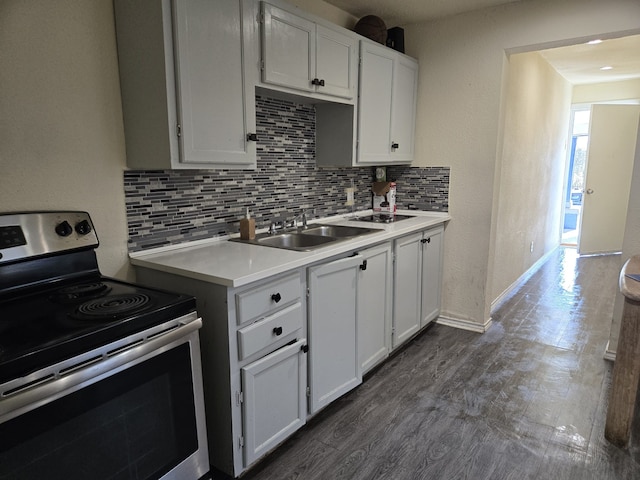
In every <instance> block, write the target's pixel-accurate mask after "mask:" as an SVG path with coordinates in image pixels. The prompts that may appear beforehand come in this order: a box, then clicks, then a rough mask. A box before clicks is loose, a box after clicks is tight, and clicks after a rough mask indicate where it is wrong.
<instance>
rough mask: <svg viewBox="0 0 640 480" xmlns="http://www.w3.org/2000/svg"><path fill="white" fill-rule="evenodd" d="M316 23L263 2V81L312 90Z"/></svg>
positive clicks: (313, 87) (314, 66)
mask: <svg viewBox="0 0 640 480" xmlns="http://www.w3.org/2000/svg"><path fill="white" fill-rule="evenodd" d="M315 55H316V24H315V23H313V22H311V21H309V20H306V19H304V18H301V17H298V16H297V15H293V14H291V13H289V12H287V11H285V10H282V9H280V8H277V7H274V6H273V5H269V4H268V3H262V61H263V65H262V81H263V82H265V83H271V84H274V85H281V86H284V87H291V88H295V89H298V90H304V91H307V92H311V91H314V90H315V86H314V85H313V84H312V83H311V82H312V80H313V79H314V78H315V68H316V56H315Z"/></svg>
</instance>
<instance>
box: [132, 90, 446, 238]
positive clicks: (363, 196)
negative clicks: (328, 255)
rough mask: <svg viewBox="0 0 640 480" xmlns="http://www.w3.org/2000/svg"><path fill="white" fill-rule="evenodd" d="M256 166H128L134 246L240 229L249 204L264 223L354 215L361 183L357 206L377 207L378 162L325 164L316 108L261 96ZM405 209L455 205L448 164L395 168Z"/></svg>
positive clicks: (400, 203) (399, 200)
mask: <svg viewBox="0 0 640 480" xmlns="http://www.w3.org/2000/svg"><path fill="white" fill-rule="evenodd" d="M256 123H257V126H256V130H257V133H258V138H259V140H258V144H257V169H256V170H165V171H134V170H130V171H125V172H124V190H125V198H126V207H127V221H128V228H129V250H130V251H138V250H143V249H146V248H153V247H159V246H163V245H170V244H177V243H182V242H186V241H191V240H198V239H202V238H209V237H212V236H217V235H224V234H227V233H233V232H237V231H238V229H239V225H238V222H239V220H240V218H242V216H243V215H244V212H245V209H246V208H247V207H248V208H249V209H250V211H251V214H252V216H253V217H254V218H255V219H256V227H257V228H261V227H266V226H268V225H269V223H270V222H271V221H273V220H280V219H285V218H288V219H291V218H293V217H294V216H296V215H298V214H300V213H301V212H302V211H303V210H305V211H307V214H308V216H309V217H313V216H316V217H325V216H329V215H336V214H341V213H348V212H349V211H351V207H347V206H345V205H344V203H345V200H346V194H345V188H347V187H349V186H351V184H352V182H353V185H354V186H355V188H356V192H355V206H354V208H355V209H356V210H362V209H367V208H371V182H372V179H373V172H372V170H371V169H370V168H331V169H328V168H318V167H317V166H316V164H315V160H314V158H315V109H314V107H313V106H312V105H302V104H297V103H291V102H287V101H284V100H275V99H271V98H266V97H256ZM387 175H388V178H390V179H395V180H396V181H397V183H398V194H397V197H396V202H397V204H398V207H399V208H409V207H415V208H418V209H420V210H439V211H447V209H448V196H449V195H448V190H449V168H448V167H427V168H411V167H390V168H389V169H388V171H387Z"/></svg>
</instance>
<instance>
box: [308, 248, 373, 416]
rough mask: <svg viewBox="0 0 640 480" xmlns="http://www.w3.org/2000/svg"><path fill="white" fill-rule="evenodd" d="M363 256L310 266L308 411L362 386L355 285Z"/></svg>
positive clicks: (315, 409)
mask: <svg viewBox="0 0 640 480" xmlns="http://www.w3.org/2000/svg"><path fill="white" fill-rule="evenodd" d="M361 262H362V257H360V256H354V257H348V258H343V259H341V260H336V261H334V262H330V263H325V264H323V265H319V266H317V267H310V268H309V270H308V275H309V282H308V283H309V303H308V308H309V317H308V319H309V330H308V332H309V355H310V357H309V387H310V394H311V396H310V405H309V410H310V412H311V413H315V412H317V411H318V410H320V409H321V408H322V407H325V406H326V405H328V404H329V403H331V402H332V401H333V400H335V399H336V398H338V397H340V396H342V395H343V394H345V393H346V392H348V391H349V390H351V389H353V388H354V387H356V386H357V385H359V384H360V383H362V370H361V368H360V362H359V361H358V348H357V334H356V333H357V327H356V283H357V275H358V266H359V265H360V263H361Z"/></svg>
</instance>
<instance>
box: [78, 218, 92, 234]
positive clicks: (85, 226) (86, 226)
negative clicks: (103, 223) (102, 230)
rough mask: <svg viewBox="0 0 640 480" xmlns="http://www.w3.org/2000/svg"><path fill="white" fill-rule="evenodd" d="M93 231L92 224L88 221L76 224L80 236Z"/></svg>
mask: <svg viewBox="0 0 640 480" xmlns="http://www.w3.org/2000/svg"><path fill="white" fill-rule="evenodd" d="M90 231H91V224H90V223H89V222H88V221H87V220H82V221H81V222H79V223H77V224H76V232H78V234H79V235H86V234H87V233H89V232H90Z"/></svg>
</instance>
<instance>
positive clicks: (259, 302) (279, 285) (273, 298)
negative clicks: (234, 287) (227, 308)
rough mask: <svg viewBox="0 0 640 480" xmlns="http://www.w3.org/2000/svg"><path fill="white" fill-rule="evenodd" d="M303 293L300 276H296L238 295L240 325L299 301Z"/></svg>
mask: <svg viewBox="0 0 640 480" xmlns="http://www.w3.org/2000/svg"><path fill="white" fill-rule="evenodd" d="M301 293H302V292H301V282H300V276H299V274H296V275H291V276H289V277H285V278H281V279H279V280H275V281H273V282H271V283H268V284H266V285H263V286H261V287H256V288H252V289H251V290H248V291H246V292H242V293H238V294H236V309H237V313H236V315H237V319H238V325H240V324H242V323H244V322H248V321H249V320H253V319H255V318H257V317H259V316H263V315H268V314H269V313H270V312H273V311H275V310H277V309H279V308H281V307H282V306H284V305H288V304H290V303H292V302H294V301H296V300H298V299H299V298H300V296H301Z"/></svg>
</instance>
